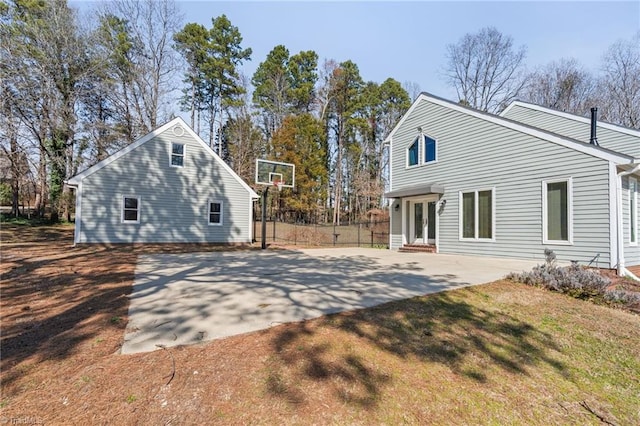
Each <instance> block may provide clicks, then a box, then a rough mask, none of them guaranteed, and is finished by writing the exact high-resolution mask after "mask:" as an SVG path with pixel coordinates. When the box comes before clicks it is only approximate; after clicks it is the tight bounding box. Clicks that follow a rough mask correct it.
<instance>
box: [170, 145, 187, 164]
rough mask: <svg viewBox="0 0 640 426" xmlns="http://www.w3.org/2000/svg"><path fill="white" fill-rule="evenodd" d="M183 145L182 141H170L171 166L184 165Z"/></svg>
mask: <svg viewBox="0 0 640 426" xmlns="http://www.w3.org/2000/svg"><path fill="white" fill-rule="evenodd" d="M184 154H185V147H184V144H183V143H175V142H172V143H171V162H170V164H169V165H170V166H171V167H184Z"/></svg>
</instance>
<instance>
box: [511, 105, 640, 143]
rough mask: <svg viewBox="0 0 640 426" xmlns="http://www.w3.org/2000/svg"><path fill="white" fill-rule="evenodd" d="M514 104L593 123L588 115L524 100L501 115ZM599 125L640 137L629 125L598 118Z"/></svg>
mask: <svg viewBox="0 0 640 426" xmlns="http://www.w3.org/2000/svg"><path fill="white" fill-rule="evenodd" d="M514 106H521V107H523V108H528V109H532V110H534V111H541V112H546V113H547V114H551V115H557V116H558V117H562V118H566V119H569V120H573V121H579V122H581V123H585V124H589V125H590V124H591V119H590V118H587V117H582V116H580V115H576V114H571V113H568V112H563V111H558V110H555V109H552V108H547V107H544V106H542V105H536V104H530V103H528V102H522V101H513V102H511V103H510V104H509V106H507V107H506V108H505V109H504V111H502V112H501V113H500V117H504V116H505V115H506V114H507V113H508V112H509V111H510V110H511V108H512V107H514ZM597 123H598V127H601V128H603V129H608V130H612V131H614V132H619V133H624V134H626V135H630V136H635V137H639V138H640V130H635V129H630V128H628V127H624V126H618V125H616V124H611V123H607V122H605V121H599V120H598V122H597Z"/></svg>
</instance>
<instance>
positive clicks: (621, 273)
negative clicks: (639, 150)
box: [616, 163, 640, 281]
mask: <svg viewBox="0 0 640 426" xmlns="http://www.w3.org/2000/svg"><path fill="white" fill-rule="evenodd" d="M632 164H635V165H634V167H633V168H632V169H630V170H626V171H623V172H620V173H618V178H617V179H616V187H617V188H616V189H617V191H616V192H617V195H618V200H617V203H616V204H617V208H616V210H617V212H616V213H617V215H616V216H617V218H616V228H617V231H618V265H617V266H618V268H617V269H618V270H617V272H618V276H620V277H625V276H626V277H630V278H633V279H635V280H636V281H640V279H638V277H636V276H635V275H634V274H633V273H632V272H631V271H629V270H628V269H627V268H625V266H624V231H623V229H622V228H623V226H622V177H623V176H628V175H631V174H633V173H636V172H637V171H638V170H640V164H639V163H632Z"/></svg>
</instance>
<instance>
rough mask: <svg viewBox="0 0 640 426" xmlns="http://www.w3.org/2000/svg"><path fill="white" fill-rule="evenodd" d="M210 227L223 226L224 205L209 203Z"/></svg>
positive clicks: (215, 202)
mask: <svg viewBox="0 0 640 426" xmlns="http://www.w3.org/2000/svg"><path fill="white" fill-rule="evenodd" d="M208 214H209V225H222V203H221V202H219V201H209V213H208Z"/></svg>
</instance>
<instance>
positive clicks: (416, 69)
mask: <svg viewBox="0 0 640 426" xmlns="http://www.w3.org/2000/svg"><path fill="white" fill-rule="evenodd" d="M179 6H180V8H181V9H182V11H183V13H184V14H185V22H199V23H201V24H203V25H205V26H206V27H207V28H209V27H211V17H215V16H218V15H221V14H223V13H224V14H225V15H227V17H228V18H229V19H230V20H231V23H232V24H233V25H235V26H237V27H238V28H239V30H240V32H241V33H242V36H243V38H244V46H245V47H251V48H252V49H253V55H252V60H251V62H248V63H246V64H245V65H244V66H243V72H244V73H245V74H247V75H249V76H251V75H252V74H253V72H254V71H255V68H256V67H257V66H258V64H259V63H260V62H262V61H263V60H264V59H265V57H266V55H267V53H268V52H269V51H270V50H271V49H272V48H273V47H274V46H276V45H278V44H283V45H285V46H286V47H287V48H288V49H289V51H290V53H291V54H293V53H297V52H299V51H301V50H315V51H316V52H317V53H318V55H319V57H320V61H322V60H323V59H335V60H336V61H338V62H341V61H345V60H348V59H350V60H352V61H353V62H355V63H356V64H357V65H358V67H359V69H360V73H361V75H362V77H363V78H364V79H365V80H372V81H376V82H378V83H380V82H382V81H384V80H385V79H386V78H387V77H393V78H395V79H396V80H398V81H400V82H401V83H403V82H405V81H411V82H415V83H417V84H418V85H419V86H420V88H421V90H423V91H427V92H431V93H433V94H436V95H440V96H443V97H447V98H450V99H453V98H454V97H455V92H454V91H453V89H451V88H449V87H448V86H447V84H446V83H445V82H444V81H443V78H442V67H443V66H444V64H445V62H446V60H445V54H446V46H447V44H450V43H456V42H457V41H458V40H459V39H460V38H461V37H462V36H463V35H464V34H465V33H468V32H476V31H478V30H479V29H481V28H483V27H486V26H494V27H496V28H497V29H498V30H499V31H501V32H502V33H503V34H506V35H510V36H511V37H513V40H514V43H515V44H516V45H517V46H520V45H525V46H527V52H528V53H527V60H526V63H527V66H528V68H535V67H536V66H540V65H544V64H547V63H549V62H551V61H553V60H558V59H560V58H563V57H566V58H569V57H573V58H576V59H578V60H579V61H580V62H581V63H582V64H584V65H585V66H586V67H587V68H588V69H590V70H591V71H594V72H597V71H598V68H599V64H600V59H601V57H602V54H603V53H604V52H605V50H606V49H607V48H608V47H609V46H610V45H611V44H612V43H614V42H615V41H616V40H618V39H621V38H624V39H630V38H631V37H632V36H633V35H634V34H635V33H636V32H637V31H640V1H639V0H636V1H627V2H593V1H591V2H575V1H571V2H552V1H538V2H521V1H508V2H507V1H502V2H486V1H470V2H469V1H467V2H461V1H449V2H434V1H413V2H391V1H386V2H381V1H378V2H362V1H351V2H337V1H327V2H307V1H280V2H246V1H235V2H205V1H180V2H179Z"/></svg>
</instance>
